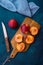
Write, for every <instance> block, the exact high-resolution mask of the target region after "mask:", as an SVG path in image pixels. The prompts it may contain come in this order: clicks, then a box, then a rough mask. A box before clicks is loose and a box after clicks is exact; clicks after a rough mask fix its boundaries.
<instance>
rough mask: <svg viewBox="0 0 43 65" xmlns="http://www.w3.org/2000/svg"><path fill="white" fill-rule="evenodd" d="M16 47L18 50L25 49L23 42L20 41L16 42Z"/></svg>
mask: <svg viewBox="0 0 43 65" xmlns="http://www.w3.org/2000/svg"><path fill="white" fill-rule="evenodd" d="M16 48H17V50H18V51H19V52H22V51H23V50H24V49H25V44H24V43H23V42H22V43H20V44H18V43H17V44H16Z"/></svg>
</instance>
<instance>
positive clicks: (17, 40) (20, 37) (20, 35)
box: [15, 34, 23, 43]
mask: <svg viewBox="0 0 43 65" xmlns="http://www.w3.org/2000/svg"><path fill="white" fill-rule="evenodd" d="M22 40H23V35H22V34H16V35H15V41H16V42H18V43H19V42H22Z"/></svg>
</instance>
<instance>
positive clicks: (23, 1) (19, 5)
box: [0, 0, 39, 17]
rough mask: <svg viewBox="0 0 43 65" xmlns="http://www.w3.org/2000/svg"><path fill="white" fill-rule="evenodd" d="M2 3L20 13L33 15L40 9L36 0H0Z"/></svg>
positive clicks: (0, 3)
mask: <svg viewBox="0 0 43 65" xmlns="http://www.w3.org/2000/svg"><path fill="white" fill-rule="evenodd" d="M0 5H1V6H2V7H4V8H6V9H8V10H10V11H12V12H18V13H20V14H23V15H26V16H29V17H32V16H33V15H34V14H35V13H36V11H37V10H38V9H39V6H37V5H36V4H35V3H34V2H29V3H28V1H27V0H0Z"/></svg>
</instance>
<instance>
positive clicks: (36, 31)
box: [30, 26, 38, 35]
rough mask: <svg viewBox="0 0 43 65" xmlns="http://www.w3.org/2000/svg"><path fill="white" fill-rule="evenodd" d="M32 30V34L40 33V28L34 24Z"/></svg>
mask: <svg viewBox="0 0 43 65" xmlns="http://www.w3.org/2000/svg"><path fill="white" fill-rule="evenodd" d="M30 32H31V34H32V35H37V34H38V28H37V27H35V26H33V27H31V28H30Z"/></svg>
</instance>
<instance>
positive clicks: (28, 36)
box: [26, 35, 34, 44]
mask: <svg viewBox="0 0 43 65" xmlns="http://www.w3.org/2000/svg"><path fill="white" fill-rule="evenodd" d="M33 42H34V37H33V36H32V35H27V36H26V43H27V44H32V43H33Z"/></svg>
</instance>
